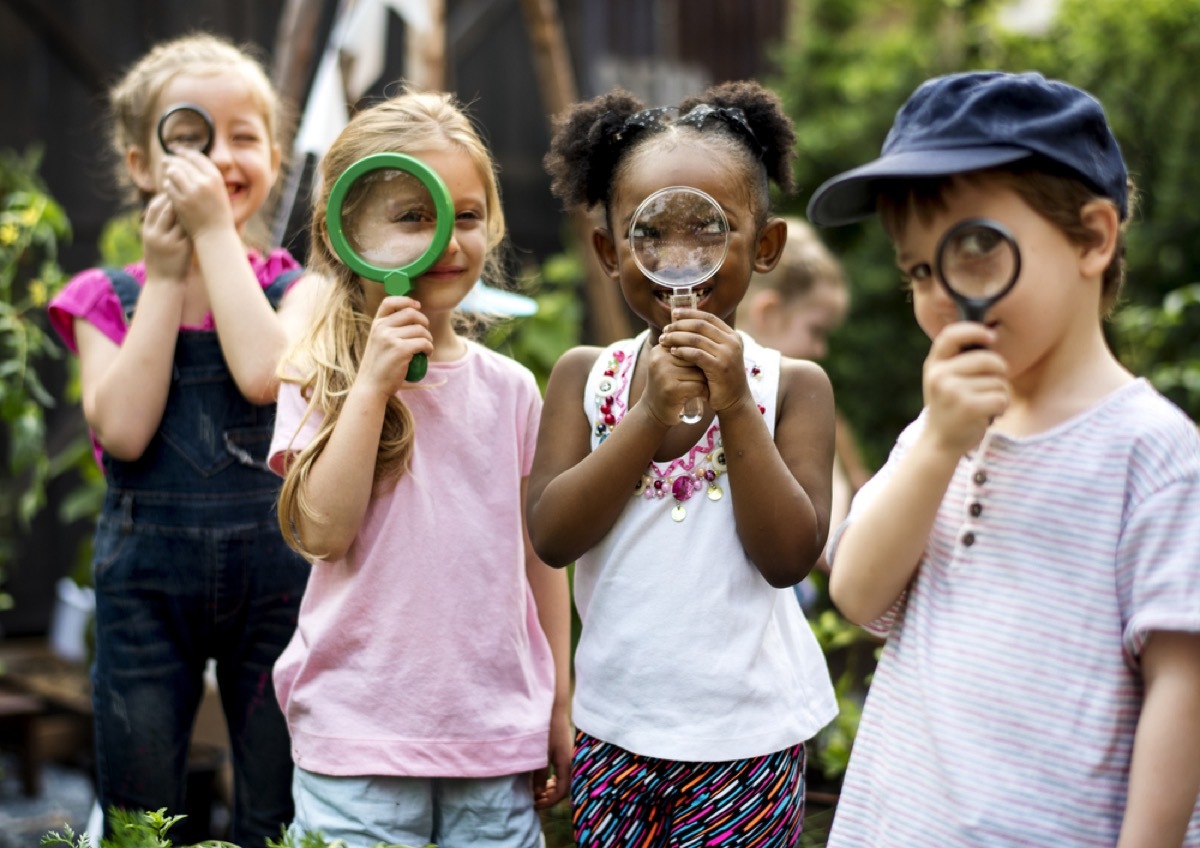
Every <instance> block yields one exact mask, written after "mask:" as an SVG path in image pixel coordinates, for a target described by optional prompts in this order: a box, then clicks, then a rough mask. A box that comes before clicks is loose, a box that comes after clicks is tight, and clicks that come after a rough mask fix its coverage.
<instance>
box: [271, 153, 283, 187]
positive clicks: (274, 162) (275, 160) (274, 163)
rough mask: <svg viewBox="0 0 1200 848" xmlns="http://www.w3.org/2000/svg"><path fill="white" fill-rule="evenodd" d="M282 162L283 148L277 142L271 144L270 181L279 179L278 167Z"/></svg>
mask: <svg viewBox="0 0 1200 848" xmlns="http://www.w3.org/2000/svg"><path fill="white" fill-rule="evenodd" d="M282 164H283V148H281V147H280V146H279V145H278V144H272V145H271V182H272V183H273V182H275V181H276V180H277V179H279V168H280V166H281V165H282Z"/></svg>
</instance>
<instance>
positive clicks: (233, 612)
mask: <svg viewBox="0 0 1200 848" xmlns="http://www.w3.org/2000/svg"><path fill="white" fill-rule="evenodd" d="M110 105H111V111H112V115H113V145H114V148H115V150H116V152H117V153H118V154H119V155H120V157H121V168H120V170H119V176H120V178H121V182H122V183H123V184H124V185H126V186H127V188H128V189H129V190H130V194H131V199H136V200H138V201H140V203H141V204H142V205H143V207H144V221H143V225H142V240H143V246H144V248H145V259H144V261H143V262H138V263H135V264H133V265H130V266H128V267H126V268H124V269H111V270H103V269H91V270H89V271H85V272H83V273H81V274H79V275H78V276H76V277H75V278H74V279H73V280H72V281H71V282H70V283H69V284H68V285H67V286H66V288H65V289H64V290H63V291H62V292H61V293H60V294H59V295H58V296H57V297H56V298H55V299H54V300H53V301H52V303H51V304H50V318H51V321H52V323H53V324H54V327H55V328H56V329H57V330H58V332H59V333H60V335H61V336H62V337H63V338H64V340H65V341H66V343H67V344H68V345H69V346H70V347H71V349H72V350H74V351H76V352H77V353H78V354H79V359H80V366H81V375H82V387H83V412H84V415H85V417H86V418H87V422H88V425H89V427H90V428H91V431H92V435H93V438H94V440H95V443H96V445H97V448H98V457H99V459H100V461H101V462H102V464H103V466H104V470H105V479H106V483H107V491H106V495H105V501H104V506H103V510H102V512H101V514H100V518H99V521H98V523H97V530H96V543H95V553H94V558H93V567H94V576H95V586H96V658H95V666H94V669H93V683H94V686H93V696H92V699H93V705H94V715H95V738H96V755H97V757H96V759H97V778H98V792H99V800H100V803H101V805H102V807H103V808H104V809H105V810H106V811H108V810H109V809H110V808H111V807H121V808H128V809H142V810H156V809H159V808H162V807H166V808H167V809H168V810H170V811H171V812H175V813H180V812H183V811H184V809H185V798H184V790H185V786H186V774H187V755H188V743H189V739H190V737H191V729H192V724H193V722H194V720H195V716H196V711H197V706H198V704H199V702H200V699H201V697H202V695H203V693H204V672H205V668H206V666H207V663H208V661H209V660H210V659H212V660H215V661H216V670H217V680H218V683H219V687H220V692H221V700H222V703H223V705H224V708H225V715H226V720H227V723H228V725H229V731H230V732H229V736H230V742H231V747H232V754H233V766H234V774H235V776H236V781H235V785H236V794H237V798H236V803H235V804H234V805H233V810H234V812H233V822H232V831H231V834H230V838H231V839H234V840H235V841H237V842H238V844H240V845H245V846H247V848H249V846H254V848H262V846H264V845H265V843H266V840H267V839H269V838H272V837H278V835H279V832H280V828H281V826H282V825H283V824H284V823H286V822H288V821H289V820H290V819H291V815H292V813H291V796H290V793H289V792H288V791H287V786H288V784H289V783H290V779H291V769H292V763H291V758H290V756H289V752H288V738H287V727H286V725H285V724H284V721H283V716H282V714H281V712H280V710H279V706H278V704H276V703H275V701H274V699H273V698H270V697H266V698H264V697H263V696H262V692H263V690H264V688H266V687H267V686H268V685H269V679H268V674H269V672H270V669H271V666H272V664H273V663H274V661H275V659H276V657H278V655H279V653H280V651H282V650H283V647H284V645H285V644H286V642H287V639H288V637H289V636H290V635H291V631H292V630H293V629H294V627H295V621H296V615H297V610H298V607H299V600H300V596H301V594H302V593H303V589H304V581H305V578H306V573H307V570H308V569H307V565H306V564H305V562H304V561H303V560H302V559H301V558H300V557H298V556H296V555H295V554H294V553H293V552H292V551H290V550H288V548H287V546H286V545H285V544H284V543H283V540H282V539H281V538H280V536H279V532H278V528H277V527H276V526H275V523H274V515H273V506H274V503H275V500H276V497H277V495H278V490H279V484H278V478H276V476H275V475H273V474H272V473H271V472H270V470H269V469H268V468H267V467H266V464H265V459H266V449H267V446H268V444H269V439H270V434H271V426H272V412H273V410H272V406H271V404H272V403H273V401H274V400H275V394H276V389H277V386H278V383H279V381H278V378H277V377H276V376H275V371H276V367H277V364H278V361H279V359H280V357H281V356H282V354H283V351H284V348H285V339H286V331H285V324H284V321H285V320H286V319H285V315H286V312H287V311H288V310H287V307H286V306H285V307H284V308H283V309H282V310H281V311H280V312H276V309H275V307H276V306H278V305H279V304H280V303H281V301H282V302H283V303H284V304H289V303H299V302H300V301H299V300H298V299H297V297H296V295H295V294H287V295H286V296H285V292H286V291H287V289H288V285H289V281H292V280H294V279H295V278H296V277H297V275H298V273H299V269H298V266H297V264H296V262H295V260H294V259H292V258H291V256H289V255H288V254H287V253H286V251H282V250H277V251H274V252H272V253H270V254H269V255H266V256H264V255H263V254H261V253H259V252H258V251H257V250H255V249H253V248H251V247H249V244H250V242H251V241H252V239H251V238H250V237H249V235H248V233H249V230H250V224H251V221H252V219H253V218H254V216H255V214H256V213H257V212H258V211H259V210H260V208H261V207H262V205H263V203H264V201H265V200H266V199H267V197H268V195H269V194H270V192H271V189H272V187H273V186H274V184H275V180H276V178H277V176H278V174H279V168H280V148H279V145H278V143H277V141H276V138H277V127H278V121H279V119H278V117H277V115H278V112H279V106H280V104H279V99H278V95H277V94H276V93H275V91H274V90H273V88H272V86H271V84H270V82H269V80H268V78H267V75H266V73H265V71H264V69H263V68H262V66H261V65H260V64H259V63H258V62H257V61H255V60H254V59H253V58H252V57H251V56H250V55H249V54H247V53H246V52H244V51H242V50H240V49H238V48H237V47H235V46H234V45H232V44H230V43H228V42H226V41H224V40H222V39H219V38H216V37H213V36H210V35H193V36H187V37H183V38H180V39H176V40H174V41H169V42H165V43H163V44H160V45H158V46H156V47H155V48H154V49H152V50H151V51H150V52H149V53H148V54H147V55H146V56H145V57H143V58H142V59H141V60H139V61H138V62H137V63H136V64H135V65H134V66H133V67H132V68H131V69H130V70H129V71H128V72H127V73H126V75H125V76H124V78H123V79H122V80H121V81H120V82H119V83H118V84H117V85H116V86H115V87H114V89H113V90H112V92H111V94H110ZM302 285H304V284H302ZM294 290H295V289H293V291H294Z"/></svg>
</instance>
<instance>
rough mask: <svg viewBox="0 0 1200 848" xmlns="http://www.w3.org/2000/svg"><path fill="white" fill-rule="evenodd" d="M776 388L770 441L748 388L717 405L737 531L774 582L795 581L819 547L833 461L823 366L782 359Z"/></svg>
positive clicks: (788, 583) (809, 566)
mask: <svg viewBox="0 0 1200 848" xmlns="http://www.w3.org/2000/svg"><path fill="white" fill-rule="evenodd" d="M744 373H745V372H744V371H743V372H742V374H743V378H744ZM711 385H712V384H711V383H710V386H711ZM780 389H781V391H780V409H779V412H778V420H777V423H776V429H775V439H774V441H772V440H771V434H770V431H769V430H768V428H767V423H766V421H764V420H763V416H762V414H761V413H760V412H759V410H758V406H757V404H755V402H754V398H753V397H752V396H751V395H750V393H749V389H748V388H747V390H746V395H745V397H744V399H743V400H741V401H739V402H738V403H736V404H734V405H733V406H732V407H730V408H728V409H725V410H722V411H721V412H720V413H719V417H720V420H721V436H722V440H723V443H724V446H725V462H726V465H727V466H728V470H727V473H728V474H729V481H730V488H732V489H734V490H735V491H736V492H737V496H736V497H735V498H734V500H733V514H734V520H735V521H736V523H737V530H738V538H739V539H740V540H741V543H742V548H743V549H744V550H745V551H746V555H747V556H748V557H749V558H750V561H751V562H753V563H754V565H755V567H756V568H758V570H759V572H760V573H761V574H762V576H763V578H764V579H765V580H766V581H767V582H768V583H770V584H771V585H772V586H775V587H777V588H782V587H786V586H792V585H794V584H796V583H799V582H800V581H801V580H803V579H804V578H805V576H806V575H807V574H808V572H809V571H810V570H811V569H812V567H813V565H814V564H815V563H816V561H817V559H818V557H820V555H821V551H822V549H823V548H824V546H825V538H826V536H827V534H828V532H829V502H830V485H831V480H832V472H831V469H832V466H833V389H832V388H831V387H830V385H829V379H828V378H827V377H826V376H825V372H824V371H822V370H821V368H820V367H819V366H817V365H815V364H814V363H811V362H800V361H793V360H785V361H784V364H783V369H782V373H781V374H780ZM710 391H711V389H710Z"/></svg>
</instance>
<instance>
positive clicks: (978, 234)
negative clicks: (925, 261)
mask: <svg viewBox="0 0 1200 848" xmlns="http://www.w3.org/2000/svg"><path fill="white" fill-rule="evenodd" d="M938 263H939V269H940V271H941V274H942V278H943V279H944V280H945V281H946V285H947V286H949V287H950V288H951V289H953V290H954V291H956V292H958V293H959V294H960V295H963V296H964V297H968V298H973V299H982V298H990V297H995V296H997V295H999V294H1002V293H1004V291H1005V290H1007V289H1008V287H1009V286H1010V285H1011V284H1012V283H1014V282H1015V281H1016V276H1017V272H1018V270H1019V268H1020V265H1019V260H1018V258H1017V248H1016V245H1015V244H1014V243H1013V242H1012V241H1011V240H1010V239H1009V238H1008V236H1007V235H1006V234H1005V233H1003V232H1001V231H1000V230H998V229H996V228H995V227H992V226H989V225H987V224H974V225H971V226H967V227H963V228H961V229H959V230H957V231H955V232H953V233H951V234H950V236H949V237H948V238H947V239H946V241H945V242H944V243H943V244H942V248H941V251H940V253H939V256H938Z"/></svg>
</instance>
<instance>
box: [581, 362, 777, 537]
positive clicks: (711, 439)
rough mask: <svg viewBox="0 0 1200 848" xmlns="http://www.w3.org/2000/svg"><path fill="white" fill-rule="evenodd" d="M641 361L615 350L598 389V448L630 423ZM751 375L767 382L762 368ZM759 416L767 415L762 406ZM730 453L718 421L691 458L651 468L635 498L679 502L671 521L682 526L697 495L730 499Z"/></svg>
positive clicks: (750, 369)
mask: <svg viewBox="0 0 1200 848" xmlns="http://www.w3.org/2000/svg"><path fill="white" fill-rule="evenodd" d="M635 362H637V357H636V356H627V355H626V354H625V352H624V351H620V350H615V351H613V352H612V357H611V358H610V359H609V361H608V363H607V364H606V366H605V368H604V374H603V376H602V377H601V379H600V380H599V382H598V383H597V385H596V419H595V422H594V424H595V434H596V438H597V440H598V442H597V444H599V443H603V441H604V440H605V439H607V438H608V437H609V435H611V434H612V431H613V430H614V429H615V428H616V426H617V424H619V423H620V421H621V419H622V418H624V417H625V413H626V412H627V411H628V406H627V404H626V401H625V398H626V397H627V396H628V393H627V389H628V386H629V381H630V379H631V378H632V376H633V365H634V363H635ZM746 373H747V375H749V376H750V377H751V378H752V379H755V380H760V379H762V372H761V371H760V370H759V368H758V366H757V365H754V364H753V363H749V364H747V366H746ZM758 411H759V412H760V413H765V412H766V409H765V408H764V407H763V406H762V404H759V405H758ZM725 469H726V465H725V448H724V446H723V445H722V444H721V427H720V424H718V422H717V419H716V418H713V422H712V424H710V425H709V427H708V430H706V431H705V433H704V436H703V437H702V438H701V439H700V441H699V442H697V443H696V445H695V446H694V447H693V448H692V449H691V450H689V451H688V452H687V453H686V454H684V455H683V456H681V457H679V458H678V459H673V460H671V461H670V462H668V463H665V464H664V463H658V462H653V461H652V462H651V463H650V464H649V465H647V466H646V471H645V472H644V473H643V474H642V477H641V479H639V480H638V482H637V483H636V484H635V485H634V487H633V497H635V498H636V497H642V498H646V499H647V500H661V499H663V498H667V497H670V498H672V499H673V500H674V501H675V506H674V508H673V509H672V510H671V518H672V519H674V520H675V521H676V522H680V521H683V520H684V519H685V518H687V515H688V511H687V507H685V506H684V504H686V503H687V501H689V500H691V498H692V497H693V496H694V495H695V494H696V493H697V492H704V493H705V494H706V495H707V497H708V499H709V500H710V501H719V500H720V499H721V498H722V497H724V496H725V491H724V489H722V488H721V486H720V485H719V483H718V481H719V480H720V477H721V475H722V474H724V473H725Z"/></svg>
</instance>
